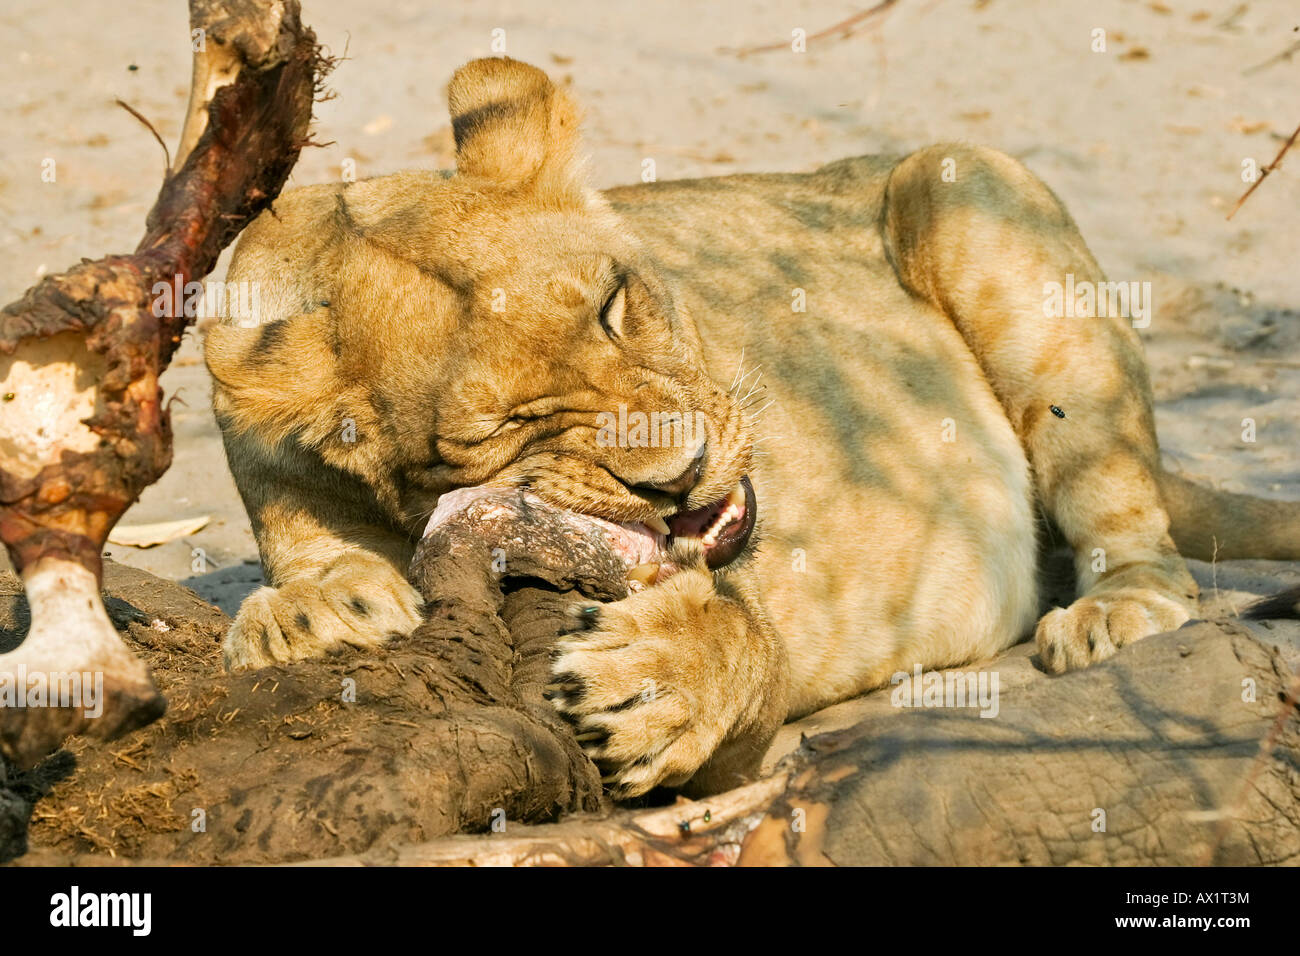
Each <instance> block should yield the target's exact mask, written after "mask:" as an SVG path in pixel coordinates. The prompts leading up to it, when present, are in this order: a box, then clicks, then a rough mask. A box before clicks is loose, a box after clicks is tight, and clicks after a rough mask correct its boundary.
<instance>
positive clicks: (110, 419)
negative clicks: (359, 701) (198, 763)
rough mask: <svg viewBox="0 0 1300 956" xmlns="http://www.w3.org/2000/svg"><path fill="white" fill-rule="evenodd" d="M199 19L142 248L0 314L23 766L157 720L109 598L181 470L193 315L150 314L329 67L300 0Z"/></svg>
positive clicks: (12, 686)
mask: <svg viewBox="0 0 1300 956" xmlns="http://www.w3.org/2000/svg"><path fill="white" fill-rule="evenodd" d="M190 25H191V28H192V30H193V31H202V32H201V33H198V34H192V35H195V36H198V37H201V38H202V43H196V44H195V45H196V46H198V47H201V48H200V49H198V50H196V52H195V54H194V81H195V88H194V89H193V90H192V91H191V98H190V106H189V115H188V117H187V119H186V121H185V125H184V133H183V136H182V144H181V148H180V150H179V151H178V154H177V156H176V158H175V162H174V163H173V167H172V170H171V172H170V173H169V175H168V176H167V177H166V179H165V180H164V181H163V184H162V187H161V189H160V191H159V194H158V198H157V200H156V202H155V204H154V207H153V209H152V210H151V211H150V212H149V216H148V219H147V220H146V231H145V236H144V238H143V239H142V240H141V242H140V245H139V246H138V247H137V249H136V251H135V252H134V253H133V254H132V255H129V256H107V257H105V258H103V259H99V260H96V261H89V260H83V261H82V262H81V263H80V264H78V265H76V266H73V267H72V268H71V269H69V270H67V271H66V272H63V273H59V274H56V275H51V276H47V277H45V278H44V279H42V280H41V282H40V283H38V284H37V285H36V286H34V287H33V288H31V289H29V290H28V291H27V293H26V294H25V295H24V296H23V298H22V299H20V300H19V301H18V302H15V303H12V304H10V305H8V306H6V307H5V308H4V309H3V310H0V540H3V541H4V543H5V546H6V547H7V548H8V550H9V555H10V557H11V559H12V560H13V563H14V566H15V568H16V569H17V570H18V571H19V573H20V574H21V575H22V578H23V582H24V586H25V588H26V591H27V595H28V601H29V604H30V608H31V628H30V631H29V633H28V634H27V636H26V638H25V639H24V641H23V643H22V644H21V645H19V647H18V648H17V649H15V650H13V651H10V652H9V653H7V654H0V754H3V755H4V756H5V757H7V758H9V759H10V760H12V761H14V762H16V763H18V764H20V765H23V766H28V765H30V764H32V763H33V762H35V761H37V760H39V759H40V758H41V757H42V756H44V755H45V754H47V753H49V752H50V751H52V750H54V749H55V748H56V747H58V745H59V744H60V743H61V742H62V741H63V739H64V738H65V737H66V736H67V735H68V734H70V733H77V732H91V733H94V734H95V735H97V736H100V737H105V738H108V737H112V736H114V735H116V734H120V733H122V732H124V731H126V730H129V729H131V728H133V727H136V726H139V725H141V724H143V723H147V722H149V721H151V720H153V719H154V718H156V717H157V716H158V715H159V714H160V713H162V710H163V707H164V702H163V700H162V697H161V696H160V695H159V694H158V692H157V690H156V689H155V688H154V686H153V683H152V681H151V680H150V677H149V673H148V670H147V669H146V668H145V666H144V665H143V664H142V663H140V662H139V661H138V660H136V659H135V658H134V656H133V655H132V654H131V652H130V651H129V650H128V649H127V647H126V645H125V644H123V643H122V640H121V638H120V637H119V635H118V634H117V632H116V631H115V630H114V628H113V627H112V625H111V624H110V623H109V620H108V617H107V615H106V614H105V612H104V607H103V602H102V600H101V598H100V594H99V582H100V577H101V563H100V554H101V552H102V548H103V546H104V542H105V540H106V538H107V536H108V532H109V530H110V529H111V528H112V526H113V524H114V523H115V522H116V521H117V520H118V518H120V517H121V515H122V513H123V512H124V511H125V510H126V509H127V507H128V506H129V505H130V504H131V503H132V502H133V501H134V500H135V499H136V497H137V496H138V495H139V494H140V492H141V491H142V490H143V489H144V488H145V487H146V486H148V485H149V484H151V483H152V482H154V481H156V480H157V479H158V477H159V476H160V475H161V474H162V473H163V471H165V470H166V468H167V466H168V465H169V464H170V463H171V428H170V421H169V417H168V413H167V410H166V408H165V407H164V406H163V403H162V392H161V390H160V388H159V386H158V376H159V375H160V374H161V373H162V371H163V370H164V369H165V368H166V366H167V362H168V361H169V360H170V358H171V356H172V354H173V352H174V351H175V350H176V348H177V346H178V345H179V344H180V340H181V334H182V333H183V332H184V330H185V327H186V324H187V322H188V319H187V318H186V316H185V314H184V310H183V309H175V310H174V311H173V313H172V314H164V315H155V312H154V308H153V306H154V301H155V298H156V297H155V294H154V292H153V290H154V288H155V287H156V286H157V284H158V283H165V284H166V285H168V286H171V287H174V286H175V285H176V284H178V283H179V284H180V286H181V287H182V288H183V287H184V286H185V284H187V283H189V282H191V281H192V280H197V279H200V278H202V277H203V276H204V275H206V274H207V273H208V272H209V271H210V270H211V269H212V267H213V266H214V265H215V264H216V261H217V257H218V255H219V254H220V252H221V250H222V248H223V247H224V246H226V245H227V244H228V243H229V242H230V241H231V240H232V239H233V238H234V237H235V236H236V235H237V234H238V232H239V231H240V230H241V229H242V228H243V227H244V225H245V224H247V223H248V222H249V221H251V219H252V218H253V217H254V216H256V215H257V214H258V213H260V212H261V211H262V209H264V208H265V207H266V206H267V205H268V204H269V202H270V201H271V199H273V198H274V197H275V196H276V195H278V193H279V190H280V188H281V186H282V185H283V184H284V181H285V179H286V178H287V177H288V175H289V171H290V170H291V169H292V168H293V165H294V163H295V162H296V161H297V158H298V153H299V151H300V150H301V148H302V146H304V145H305V144H306V142H307V138H308V135H307V134H308V127H309V124H310V122H311V108H312V102H313V100H314V98H315V92H316V85H317V81H318V78H319V77H320V76H321V75H322V74H323V71H324V70H325V69H326V68H327V66H328V64H327V63H326V62H325V61H324V60H323V59H322V58H321V55H320V52H319V48H318V46H317V44H316V39H315V36H314V35H313V34H312V32H311V30H309V29H307V28H306V27H304V26H303V25H302V23H301V21H300V19H299V11H298V2H297V0H191V2H190ZM160 311H165V310H160ZM72 674H77V675H83V676H84V675H85V674H90V675H91V687H92V692H91V696H93V688H94V687H96V686H99V683H98V682H99V681H100V680H101V679H102V699H100V700H98V701H97V702H96V703H95V704H94V706H90V707H85V706H81V705H83V704H85V703H86V702H87V697H88V695H87V693H86V689H85V687H84V686H83V687H81V688H80V690H81V693H80V694H79V695H78V696H80V697H81V698H83V699H82V700H80V701H77V702H76V706H66V707H65V706H50V704H51V701H49V700H44V702H42V694H41V692H40V687H41V686H42V685H44V686H46V687H47V688H48V687H49V686H50V685H51V683H52V682H54V683H56V684H57V685H58V686H60V687H61V688H63V689H67V688H69V687H71V686H72V684H71V677H70V676H69V675H72ZM19 685H21V686H19ZM20 694H21V695H22V706H19V704H18V700H19V695H20ZM66 696H67V695H66V694H62V693H61V694H60V695H59V699H60V700H62V699H63V697H66ZM29 699H30V700H32V701H35V702H36V705H35V706H27V703H28V700H29ZM87 714H93V715H94V716H87Z"/></svg>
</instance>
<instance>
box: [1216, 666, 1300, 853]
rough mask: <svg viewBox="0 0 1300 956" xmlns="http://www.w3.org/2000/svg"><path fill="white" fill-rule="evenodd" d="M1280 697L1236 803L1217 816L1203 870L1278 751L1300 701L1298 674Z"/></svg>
mask: <svg viewBox="0 0 1300 956" xmlns="http://www.w3.org/2000/svg"><path fill="white" fill-rule="evenodd" d="M1281 697H1282V706H1281V707H1280V708H1279V709H1278V712H1277V716H1276V717H1275V718H1273V723H1272V725H1271V726H1270V727H1269V729H1268V734H1267V735H1266V736H1265V737H1264V740H1263V741H1262V742H1261V743H1260V746H1259V754H1258V756H1256V757H1255V759H1254V761H1253V762H1252V763H1251V766H1250V772H1249V773H1248V774H1246V779H1245V780H1243V781H1242V782H1241V789H1240V790H1239V791H1238V792H1237V799H1235V800H1234V801H1232V805H1231V807H1230V808H1229V809H1228V810H1226V811H1223V812H1222V813H1221V814H1220V816H1219V819H1218V820H1217V821H1216V823H1215V827H1214V841H1213V842H1212V843H1211V844H1210V848H1209V850H1208V851H1207V852H1206V854H1205V857H1204V858H1203V860H1202V862H1201V865H1202V866H1210V865H1212V864H1213V862H1214V857H1215V855H1216V854H1217V853H1218V852H1219V848H1220V847H1221V846H1222V845H1223V841H1224V840H1225V839H1227V837H1228V828H1229V827H1230V826H1231V825H1232V821H1233V820H1235V819H1237V817H1238V814H1240V813H1241V810H1242V808H1243V807H1244V806H1245V804H1246V800H1247V799H1248V798H1249V796H1250V791H1251V788H1252V787H1254V785H1255V781H1256V780H1258V779H1259V775H1260V773H1261V771H1263V769H1264V764H1265V763H1266V762H1267V761H1268V758H1269V757H1270V756H1271V755H1272V754H1273V751H1274V750H1275V749H1277V739H1278V737H1280V736H1281V735H1282V729H1283V728H1284V727H1285V726H1286V720H1287V717H1288V716H1290V714H1291V711H1292V710H1294V709H1295V707H1296V704H1297V700H1300V672H1297V673H1295V674H1292V676H1291V683H1290V684H1289V685H1287V687H1286V689H1285V690H1284V691H1283V693H1282V695H1281Z"/></svg>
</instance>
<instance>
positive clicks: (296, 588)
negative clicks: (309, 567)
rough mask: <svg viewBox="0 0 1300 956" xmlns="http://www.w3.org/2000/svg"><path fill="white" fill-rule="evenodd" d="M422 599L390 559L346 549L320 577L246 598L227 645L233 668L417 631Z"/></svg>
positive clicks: (227, 657) (372, 642)
mask: <svg viewBox="0 0 1300 956" xmlns="http://www.w3.org/2000/svg"><path fill="white" fill-rule="evenodd" d="M423 603H424V602H423V599H422V598H421V597H420V592H418V591H417V590H415V588H413V587H411V585H410V584H408V583H407V581H406V579H405V578H403V577H402V576H401V575H400V574H398V572H397V570H396V569H395V568H393V567H392V566H391V565H388V564H381V563H379V562H378V561H376V560H366V559H362V558H360V557H358V556H354V555H346V556H344V557H342V558H340V559H339V560H337V561H335V562H334V563H333V564H331V565H329V566H328V567H326V568H325V569H324V570H323V571H322V572H321V573H320V574H319V575H313V576H311V577H305V578H298V579H295V580H292V581H287V582H285V583H284V584H283V585H281V586H280V587H278V588H271V587H264V588H259V589H258V590H256V591H254V592H253V593H252V594H250V595H249V596H248V597H247V598H245V599H244V603H243V604H242V605H241V606H240V608H239V614H238V615H237V616H236V617H235V623H234V624H233V625H231V628H230V631H229V632H228V633H227V634H226V639H225V641H224V642H223V643H222V651H223V652H224V656H225V660H226V666H227V667H228V668H230V669H231V670H234V669H235V668H239V667H265V666H267V665H268V664H275V663H277V662H285V661H296V660H302V659H303V658H306V657H319V656H321V655H323V654H328V653H331V652H333V651H338V650H341V649H342V648H343V647H345V646H351V647H373V646H375V645H377V644H380V643H383V642H384V641H386V640H388V639H389V638H391V637H395V636H398V635H402V634H409V633H410V632H411V631H413V630H414V629H415V628H416V626H417V625H418V624H419V623H420V620H421V617H420V608H421V606H422V605H423Z"/></svg>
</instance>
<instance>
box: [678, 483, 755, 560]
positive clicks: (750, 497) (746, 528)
mask: <svg viewBox="0 0 1300 956" xmlns="http://www.w3.org/2000/svg"><path fill="white" fill-rule="evenodd" d="M756 510H757V508H756V503H755V500H754V486H753V485H752V484H751V483H750V481H749V479H748V478H742V479H740V481H738V482H737V483H736V487H734V488H732V489H731V493H730V494H728V495H727V497H725V498H723V499H722V500H721V501H715V502H714V503H713V504H711V505H705V506H704V507H703V508H697V509H695V510H694V511H679V512H678V513H677V514H675V515H673V516H672V517H670V518H668V519H667V526H668V536H669V539H668V543H669V545H671V544H672V542H673V541H674V540H676V539H681V538H694V539H697V540H698V541H699V542H700V543H701V544H702V545H703V547H704V557H705V560H707V561H708V563H709V567H710V568H714V569H717V568H722V567H726V566H727V565H728V564H730V563H731V562H732V561H734V560H736V558H737V557H738V556H739V555H740V553H741V552H742V551H744V550H745V545H746V544H748V543H749V536H750V535H751V534H753V532H754V517H755V511H756Z"/></svg>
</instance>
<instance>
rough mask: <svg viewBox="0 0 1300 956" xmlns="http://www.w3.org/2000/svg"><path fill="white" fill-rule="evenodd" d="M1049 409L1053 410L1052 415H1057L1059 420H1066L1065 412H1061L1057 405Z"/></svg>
mask: <svg viewBox="0 0 1300 956" xmlns="http://www.w3.org/2000/svg"><path fill="white" fill-rule="evenodd" d="M1048 407H1049V408H1051V410H1052V414H1053V415H1055V416H1056V417H1057V418H1064V417H1065V412H1063V411H1061V409H1060V408H1059V407H1058V406H1056V405H1050V406H1048Z"/></svg>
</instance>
